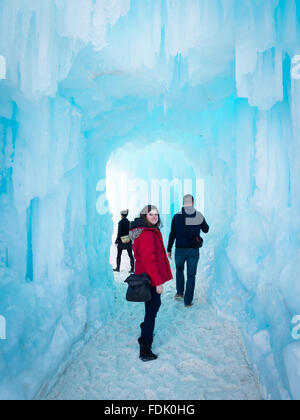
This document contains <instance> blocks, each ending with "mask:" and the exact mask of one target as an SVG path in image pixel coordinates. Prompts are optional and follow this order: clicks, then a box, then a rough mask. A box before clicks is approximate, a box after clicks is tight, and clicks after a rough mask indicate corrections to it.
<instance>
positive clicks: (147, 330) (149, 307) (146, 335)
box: [142, 287, 161, 340]
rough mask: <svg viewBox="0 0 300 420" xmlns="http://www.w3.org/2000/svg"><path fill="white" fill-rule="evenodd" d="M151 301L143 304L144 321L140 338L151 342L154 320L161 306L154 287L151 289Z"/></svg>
mask: <svg viewBox="0 0 300 420" xmlns="http://www.w3.org/2000/svg"><path fill="white" fill-rule="evenodd" d="M151 294H152V299H151V300H149V302H145V310H146V313H145V320H144V323H143V328H142V338H143V339H144V340H152V338H153V331H154V327H155V318H156V315H157V313H158V311H159V308H160V305H161V295H160V294H158V293H157V291H156V287H151Z"/></svg>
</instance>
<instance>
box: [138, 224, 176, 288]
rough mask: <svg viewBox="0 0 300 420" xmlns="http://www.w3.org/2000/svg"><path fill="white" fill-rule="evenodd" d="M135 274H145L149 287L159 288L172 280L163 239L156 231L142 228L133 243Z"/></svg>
mask: <svg viewBox="0 0 300 420" xmlns="http://www.w3.org/2000/svg"><path fill="white" fill-rule="evenodd" d="M133 252H134V258H135V260H136V261H135V270H134V272H135V274H137V275H139V274H142V273H147V274H148V276H149V277H150V279H151V286H152V287H155V286H160V285H161V284H164V283H166V282H167V281H169V280H171V279H172V278H173V276H172V271H171V267H170V263H169V260H168V257H167V253H166V250H165V247H164V242H163V237H162V234H161V232H160V231H159V230H158V229H153V228H143V232H142V233H141V234H140V235H139V237H138V238H137V239H136V240H135V241H134V243H133Z"/></svg>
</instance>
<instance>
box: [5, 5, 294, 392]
mask: <svg viewBox="0 0 300 420" xmlns="http://www.w3.org/2000/svg"><path fill="white" fill-rule="evenodd" d="M299 22H300V1H299V0H264V1H261V0H251V1H248V0H167V1H156V0H145V1H142V2H141V1H140V0H131V1H129V0H114V1H111V0H107V1H103V0H97V1H92V0H43V1H40V0H0V28H1V29H0V30H1V36H0V209H1V210H0V212H1V217H0V316H4V317H5V319H6V330H7V331H6V332H7V340H1V341H0V347H1V351H0V377H1V380H0V398H32V397H33V396H34V395H35V394H36V393H37V392H38V391H39V389H40V388H41V386H42V385H43V384H44V383H48V382H49V381H50V380H51V379H52V378H53V375H54V374H55V372H56V371H57V368H58V367H59V366H60V364H61V363H63V362H64V361H65V360H66V356H67V355H68V353H69V352H70V349H71V348H72V346H73V345H74V344H75V343H78V342H79V341H84V340H85V339H88V338H89V337H91V335H92V334H93V332H94V331H95V330H96V329H97V328H98V327H99V326H100V325H104V324H106V322H107V320H108V318H109V316H110V314H111V313H112V312H113V311H114V302H113V296H114V294H113V293H114V282H113V276H112V273H111V267H110V265H109V259H110V247H111V237H112V232H113V228H114V227H113V221H112V214H107V215H105V216H101V217H100V215H99V214H98V213H97V208H96V203H97V200H98V198H99V192H98V191H97V188H96V187H97V184H98V182H99V179H103V178H105V177H106V165H107V163H108V162H109V159H110V157H111V156H112V154H113V153H114V152H115V151H117V150H118V149H119V150H120V151H121V152H122V150H124V149H123V147H124V146H126V145H127V146H128V144H130V147H132V148H133V150H138V149H139V148H145V146H149V149H147V150H150V151H149V153H148V156H147V157H146V158H144V162H143V161H139V164H138V163H137V162H135V161H134V153H133V154H132V155H131V156H129V157H128V159H130V164H129V165H128V172H129V175H130V176H132V177H133V176H138V177H141V178H143V177H145V179H146V181H147V180H149V178H152V177H158V178H160V179H161V178H167V179H169V180H172V179H174V178H177V177H179V178H180V179H182V180H183V179H184V178H186V177H190V176H193V177H197V178H200V179H203V180H204V182H205V191H206V193H205V215H206V217H207V219H208V222H209V223H210V225H211V231H210V234H209V236H208V239H207V240H206V242H205V247H206V250H207V253H208V254H207V255H213V258H212V259H211V260H209V264H210V265H211V267H210V268H211V276H210V277H209V280H210V282H209V291H208V302H209V303H210V304H211V305H213V307H214V308H215V309H216V308H218V310H219V311H220V313H222V314H223V315H225V314H226V316H228V317H229V319H237V320H238V321H239V323H240V326H241V329H242V332H243V336H244V340H245V343H246V350H247V354H248V357H249V361H250V363H251V364H252V366H254V367H256V368H257V370H258V372H259V377H260V381H261V384H262V386H263V387H264V389H265V392H266V395H267V396H268V397H270V398H274V399H275V398H299V393H298V391H297V390H298V389H299V388H300V374H299V357H298V351H297V348H298V347H297V344H298V343H297V342H295V341H294V340H293V338H292V335H291V330H292V327H293V326H292V323H291V321H292V319H293V317H294V316H296V315H299V314H300V283H299V275H300V273H299V244H300V223H299V222H300V214H299V213H300V205H299V198H300V183H299V179H300V165H299V160H300V146H299V135H300V80H299V77H298V76H299V62H298V61H297V56H299V55H300V41H299V40H300V28H299ZM157 141H162V142H163V143H164V144H168V145H169V147H170V150H172V160H173V157H174V156H175V152H174V151H175V150H176V151H177V156H178V158H177V164H176V165H173V164H172V163H171V162H169V163H168V162H167V163H166V160H167V159H163V160H161V161H160V160H159V159H158V156H157V153H153V151H152V152H151V145H152V144H153V143H155V142H157ZM127 146H126V147H127ZM126 150H127V149H126ZM183 154H184V158H183V157H182V156H183ZM153 161H154V162H156V165H154V164H153V165H152V162H153ZM186 162H187V163H186ZM143 163H144V167H143ZM159 163H161V164H159ZM162 163H163V164H162ZM134 168H138V169H137V171H135V170H134ZM178 210H179V209H177V208H176V206H175V204H174V203H171V213H172V214H173V213H174V212H176V211H178ZM164 221H165V227H164V231H163V234H164V238H165V239H166V238H167V235H168V230H169V226H170V221H171V219H170V217H166V218H165V220H164ZM205 255H206V254H204V256H203V261H202V264H204V265H205V264H208V260H207V257H206V256H205ZM204 280H205V279H204ZM206 280H207V279H206ZM97 337H98V336H97ZM99 339H100V338H99ZM161 345H162V346H163V345H166V344H164V343H163V342H162V343H161ZM149 395H150V394H149ZM151 395H152V394H151ZM216 395H217V394H216Z"/></svg>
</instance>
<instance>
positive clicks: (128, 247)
mask: <svg viewBox="0 0 300 420" xmlns="http://www.w3.org/2000/svg"><path fill="white" fill-rule="evenodd" d="M125 250H126V251H127V252H128V256H129V258H130V265H131V270H132V271H133V270H134V258H133V255H132V242H130V243H129V244H122V243H120V244H118V255H117V269H118V270H120V266H121V256H122V252H123V251H125Z"/></svg>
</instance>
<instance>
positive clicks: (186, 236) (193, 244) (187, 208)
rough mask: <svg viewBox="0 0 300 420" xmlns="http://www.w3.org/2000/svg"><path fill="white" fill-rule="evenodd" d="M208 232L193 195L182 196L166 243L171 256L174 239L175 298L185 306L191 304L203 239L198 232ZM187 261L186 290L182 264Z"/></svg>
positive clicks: (170, 256)
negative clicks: (195, 205) (181, 203)
mask: <svg viewBox="0 0 300 420" xmlns="http://www.w3.org/2000/svg"><path fill="white" fill-rule="evenodd" d="M201 231H202V232H204V233H208V231H209V226H208V224H207V223H206V220H205V218H204V216H203V215H202V214H201V213H200V212H198V211H197V210H196V209H195V208H194V197H193V196H192V195H190V194H188V195H186V196H185V197H184V201H183V208H182V210H181V212H179V213H177V214H175V216H174V217H173V220H172V227H171V233H170V236H169V243H168V248H167V251H168V256H169V258H172V247H173V244H174V241H175V239H176V251H175V263H176V288H177V294H176V295H175V299H182V298H183V299H184V304H185V306H186V307H191V306H192V305H193V303H192V301H193V298H194V291H195V282H196V274H197V266H198V262H199V257H200V252H199V248H201V247H202V244H203V239H202V238H201V236H200V233H201ZM185 262H187V282H186V290H185V293H184V288H185V280H184V264H185Z"/></svg>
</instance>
